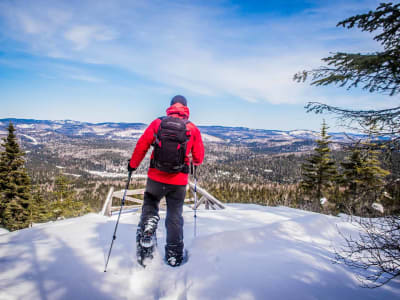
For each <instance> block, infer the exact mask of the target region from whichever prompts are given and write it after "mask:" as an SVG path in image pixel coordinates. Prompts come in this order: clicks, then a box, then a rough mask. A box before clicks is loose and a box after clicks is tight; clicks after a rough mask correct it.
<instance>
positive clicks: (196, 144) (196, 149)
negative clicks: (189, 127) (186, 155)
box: [192, 126, 204, 166]
mask: <svg viewBox="0 0 400 300" xmlns="http://www.w3.org/2000/svg"><path fill="white" fill-rule="evenodd" d="M192 159H193V164H194V165H195V166H198V165H201V164H202V163H203V159H204V146H203V140H202V138H201V133H200V130H199V129H198V128H197V127H196V126H194V130H193V146H192Z"/></svg>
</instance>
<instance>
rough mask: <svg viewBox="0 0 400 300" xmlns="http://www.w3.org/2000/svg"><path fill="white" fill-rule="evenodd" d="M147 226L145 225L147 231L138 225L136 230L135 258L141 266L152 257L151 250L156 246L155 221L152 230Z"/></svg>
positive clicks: (144, 265)
mask: <svg viewBox="0 0 400 300" xmlns="http://www.w3.org/2000/svg"><path fill="white" fill-rule="evenodd" d="M149 228H150V227H147V231H143V230H142V226H138V229H137V231H136V258H137V262H138V263H139V264H140V265H141V266H142V267H146V264H148V262H149V261H151V260H152V259H153V252H154V250H155V248H156V247H157V234H156V231H155V230H156V228H157V223H156V224H155V228H154V227H153V228H152V229H153V230H154V231H153V232H152V231H151V230H149Z"/></svg>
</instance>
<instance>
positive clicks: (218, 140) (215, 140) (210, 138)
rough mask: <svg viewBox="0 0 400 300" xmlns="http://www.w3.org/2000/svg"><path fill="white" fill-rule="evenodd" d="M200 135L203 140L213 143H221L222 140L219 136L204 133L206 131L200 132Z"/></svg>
mask: <svg viewBox="0 0 400 300" xmlns="http://www.w3.org/2000/svg"><path fill="white" fill-rule="evenodd" d="M201 137H202V139H203V141H204V142H213V143H222V142H224V140H223V139H221V138H219V137H216V136H213V135H209V134H206V133H202V134H201Z"/></svg>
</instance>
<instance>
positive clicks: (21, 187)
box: [0, 122, 31, 230]
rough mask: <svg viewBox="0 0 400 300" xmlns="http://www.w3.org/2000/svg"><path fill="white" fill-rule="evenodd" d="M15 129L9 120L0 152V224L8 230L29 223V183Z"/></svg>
mask: <svg viewBox="0 0 400 300" xmlns="http://www.w3.org/2000/svg"><path fill="white" fill-rule="evenodd" d="M14 132H15V129H14V126H13V124H12V123H11V122H10V124H9V126H8V136H7V137H6V138H4V139H3V145H2V147H3V148H4V151H3V152H1V153H0V224H1V225H2V226H4V227H5V228H7V229H9V230H17V229H21V228H25V227H28V225H29V215H30V213H29V205H30V196H31V195H30V192H31V183H30V178H29V176H28V173H27V171H26V169H25V161H24V157H23V156H24V152H22V151H21V149H20V147H19V145H18V143H17V138H16V136H15V133H14Z"/></svg>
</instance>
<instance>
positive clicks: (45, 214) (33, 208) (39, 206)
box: [30, 186, 52, 223]
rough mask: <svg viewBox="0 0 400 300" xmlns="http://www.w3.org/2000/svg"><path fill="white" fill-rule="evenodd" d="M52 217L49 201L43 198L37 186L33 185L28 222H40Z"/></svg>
mask: <svg viewBox="0 0 400 300" xmlns="http://www.w3.org/2000/svg"><path fill="white" fill-rule="evenodd" d="M51 219H52V213H51V209H50V207H49V202H47V201H45V199H44V198H43V194H42V191H41V190H40V188H39V186H34V188H33V193H32V200H31V205H30V223H42V222H46V221H48V220H51Z"/></svg>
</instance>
